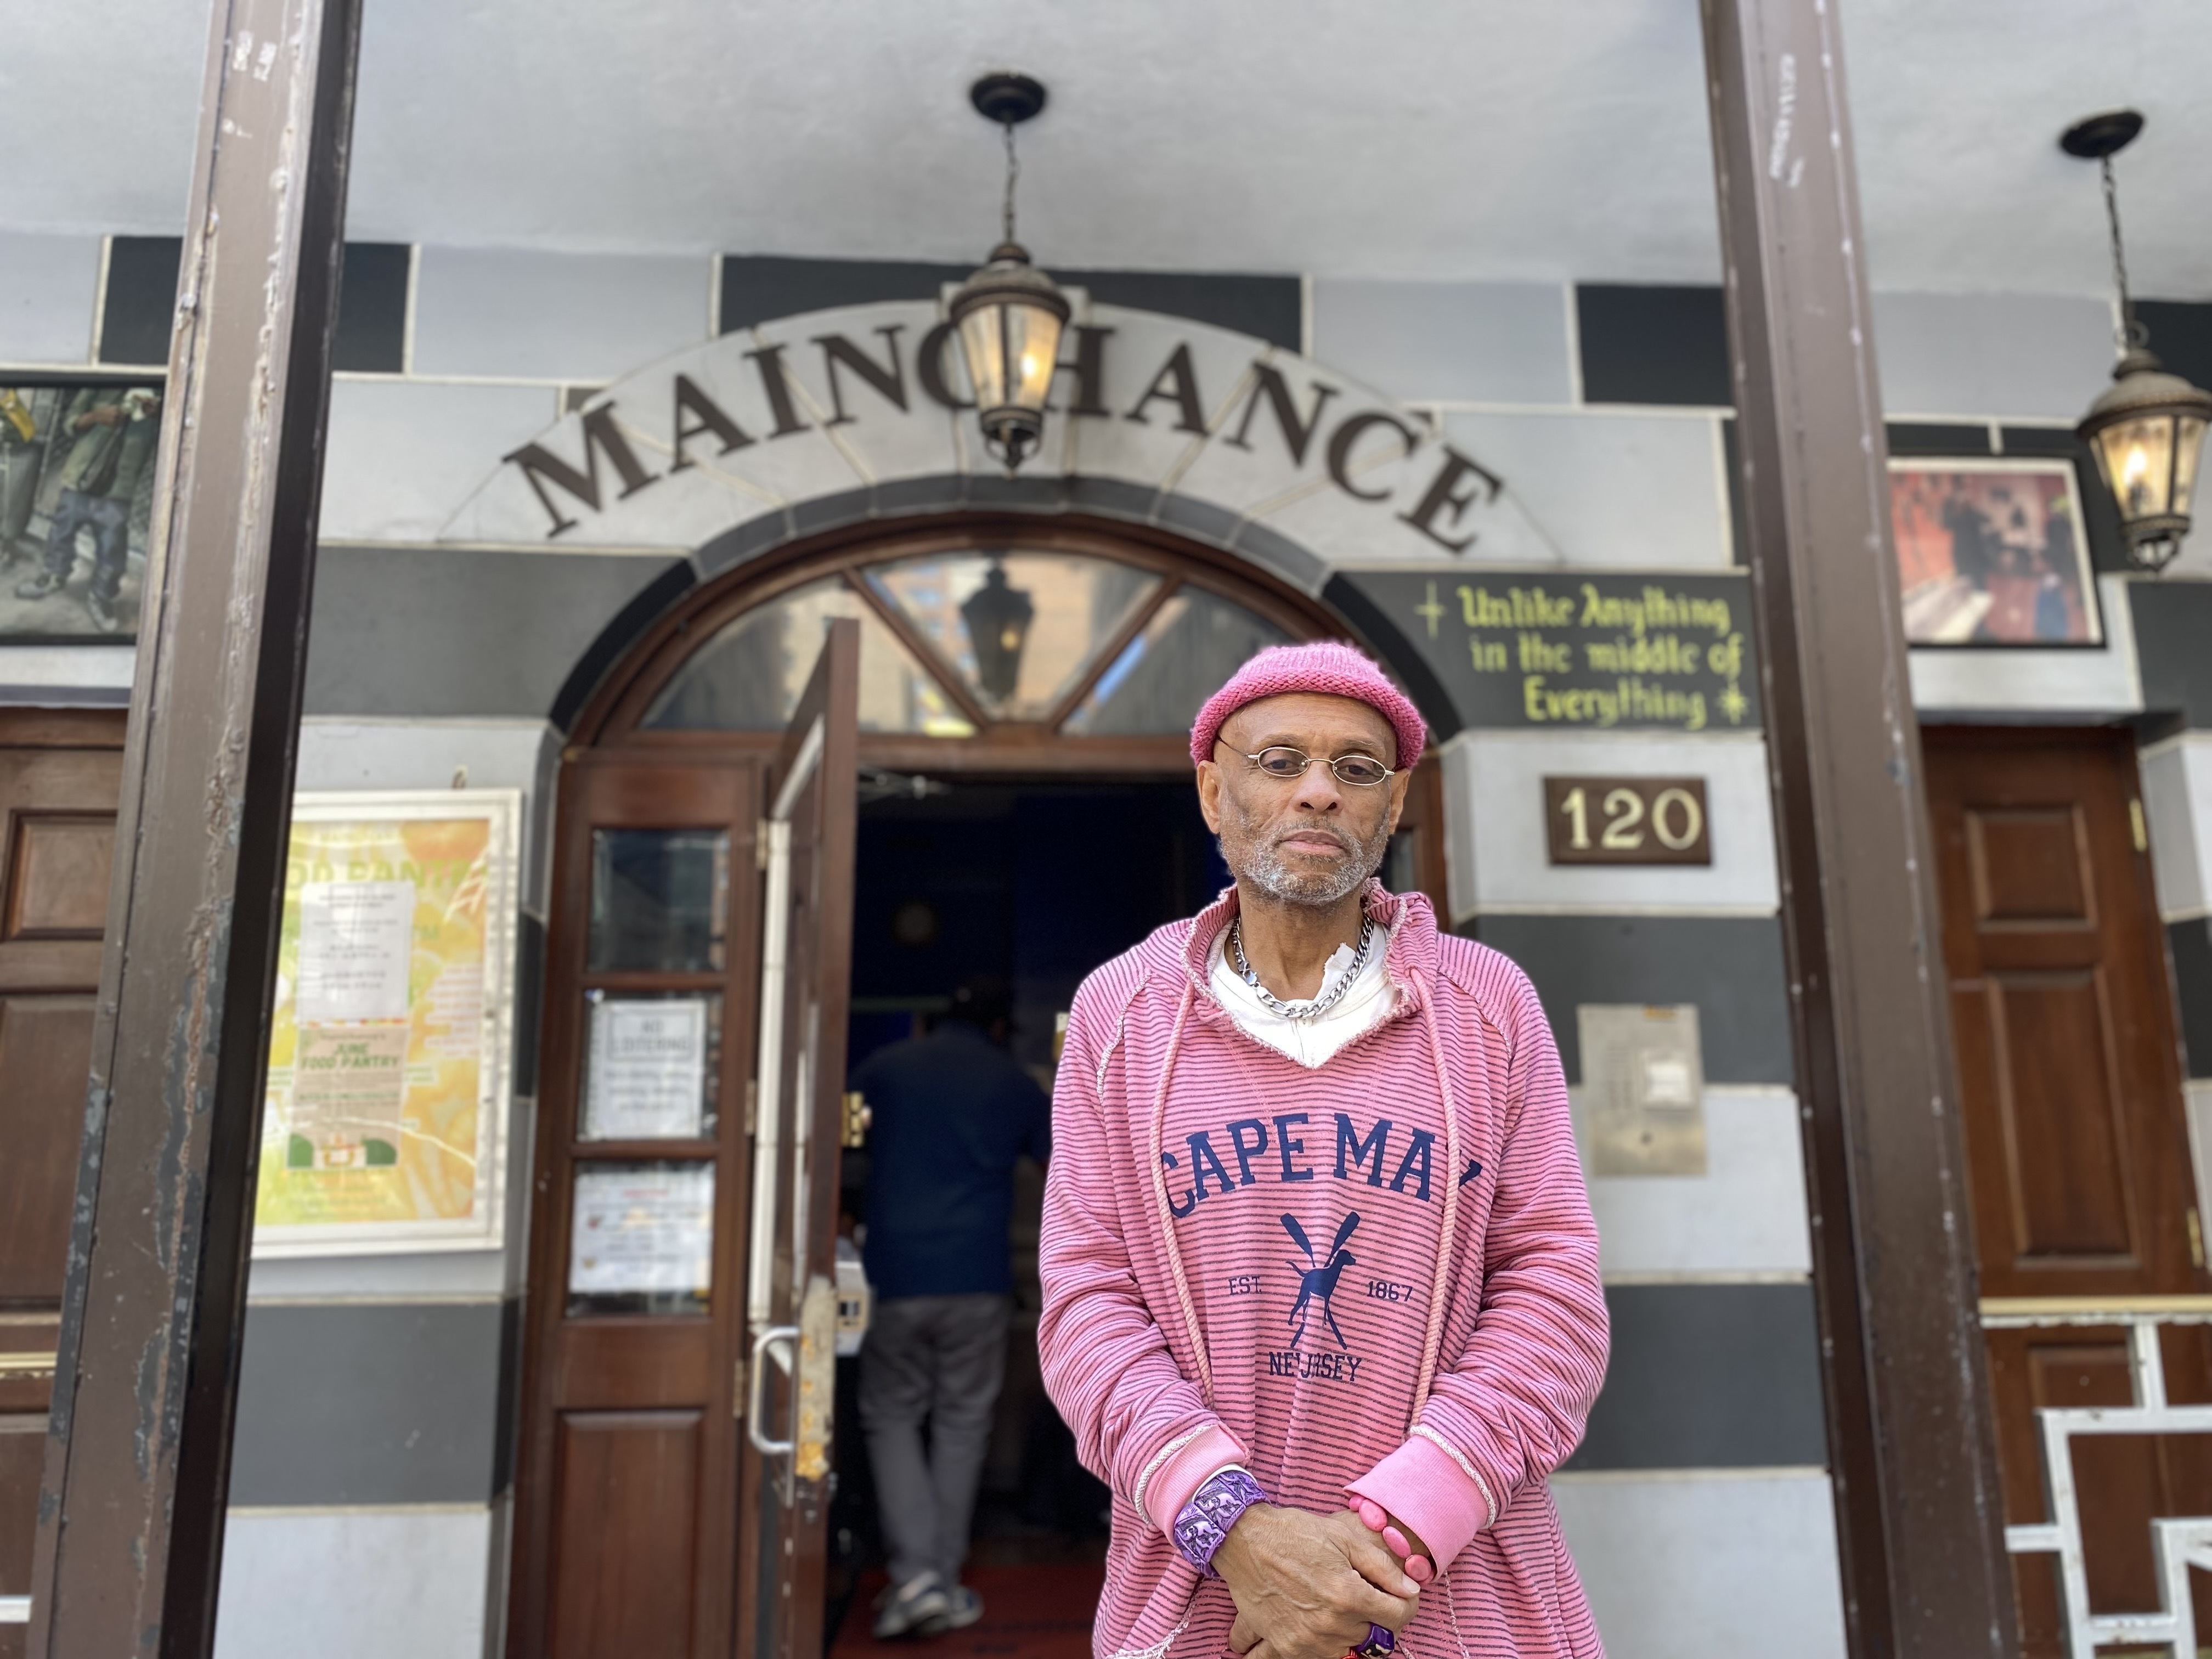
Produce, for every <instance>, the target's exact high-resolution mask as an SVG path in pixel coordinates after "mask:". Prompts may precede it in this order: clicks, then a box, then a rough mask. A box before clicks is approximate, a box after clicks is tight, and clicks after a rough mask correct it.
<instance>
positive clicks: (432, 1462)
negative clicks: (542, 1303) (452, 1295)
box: [230, 1302, 514, 1504]
mask: <svg viewBox="0 0 2212 1659" xmlns="http://www.w3.org/2000/svg"><path fill="white" fill-rule="evenodd" d="M513 1305H514V1304H512V1303H505V1304H502V1303H495V1302H481V1303H477V1302H472V1303H460V1304H451V1303H430V1304H398V1305H386V1304H374V1303H368V1304H363V1303H350V1304H321V1305H307V1306H302V1305H298V1304H266V1303H262V1304H254V1305H253V1306H252V1308H251V1309H249V1310H248V1311H247V1314H246V1352H245V1359H244V1364H243V1369H242V1374H241V1376H240V1382H239V1390H238V1436H237V1443H236V1445H235V1448H234V1450H233V1452H232V1455H231V1465H230V1498H231V1502H233V1503H234V1504H463V1503H477V1504H480V1503H485V1502H488V1501H489V1499H490V1498H492V1497H493V1496H494V1495H495V1493H496V1492H497V1491H498V1490H499V1486H500V1481H501V1470H502V1468H504V1457H503V1455H502V1453H501V1449H500V1440H501V1425H502V1420H503V1418H504V1415H505V1413H504V1410H503V1407H502V1403H501V1402H502V1400H503V1397H504V1396H505V1395H507V1393H508V1392H509V1391H510V1390H509V1387H508V1381H509V1377H510V1376H511V1373H503V1372H502V1369H501V1367H502V1356H503V1355H507V1356H509V1359H508V1363H510V1364H511V1353H512V1350H513V1341H512V1339H511V1337H510V1336H509V1334H508V1333H507V1324H508V1322H509V1321H510V1320H511V1318H512V1313H511V1310H512V1308H513Z"/></svg>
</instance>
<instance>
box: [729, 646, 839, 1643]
mask: <svg viewBox="0 0 2212 1659" xmlns="http://www.w3.org/2000/svg"><path fill="white" fill-rule="evenodd" d="M859 714H860V624H859V623H855V622H852V621H840V622H836V623H832V624H831V625H830V628H829V637H828V640H827V641H826V642H825V643H824V645H823V649H822V656H821V659H820V660H819V661H818V662H817V664H816V665H815V669H814V677H813V678H812V680H811V681H810V682H809V684H808V685H807V688H806V690H805V694H804V695H803V696H801V697H800V698H799V708H798V710H797V712H796V713H795V714H793V716H792V720H791V724H790V726H789V728H788V730H787V732H786V733H785V736H784V741H783V744H782V747H781V750H780V751H779V752H778V754H777V756H776V758H775V764H774V766H773V768H772V769H770V771H769V778H768V789H767V800H768V808H767V811H765V813H764V814H763V822H762V824H761V828H760V836H759V847H760V849H761V851H760V863H761V867H762V883H763V896H762V911H761V952H760V973H759V981H760V1014H759V1022H758V1029H759V1032H760V1036H759V1042H758V1044H757V1048H756V1050H755V1063H754V1077H753V1096H752V1110H751V1113H750V1115H751V1117H752V1119H753V1122H754V1132H753V1180H752V1202H751V1227H750V1241H749V1246H748V1264H747V1282H746V1303H745V1310H746V1333H747V1336H748V1339H749V1341H748V1366H747V1370H748V1380H749V1386H748V1389H747V1401H746V1411H745V1432H746V1441H747V1445H746V1449H745V1470H744V1528H745V1534H746V1536H745V1539H744V1544H743V1545H742V1547H741V1549H740V1553H739V1557H738V1559H739V1561H740V1564H741V1565H740V1575H741V1577H742V1578H743V1579H744V1590H743V1593H742V1594H741V1595H740V1597H739V1600H740V1603H741V1605H744V1606H745V1607H747V1608H748V1609H749V1614H748V1618H747V1622H746V1624H745V1625H744V1626H743V1627H742V1628H741V1630H740V1632H739V1640H738V1648H737V1651H738V1653H739V1654H743V1655H757V1656H760V1659H815V1656H816V1655H817V1654H819V1653H820V1652H821V1651H822V1638H823V1632H822V1612H823V1572H824V1569H825V1567H826V1565H827V1542H826V1539H825V1536H824V1534H825V1526H826V1522H827V1520H828V1516H829V1482H830V1472H829V1445H830V1435H831V1427H832V1425H831V1421H830V1415H831V1412H832V1410H833V1408H834V1404H835V1400H836V1305H837V1302H836V1289H835V1278H836V1256H835V1251H836V1233H837V1158H838V1152H839V1147H840V1145H841V1142H842V1133H841V1131H842V1127H843V1126H842V1121H841V1119H842V1112H843V1109H844V1098H845V1094H844V1091H845V1024H846V1008H847V1003H848V998H849V994H850V987H851V981H852V948H853V873H854V872H853V858H854V844H855V842H856V840H857V838H858V834H859V824H860V815H859V805H860V803H859V793H858V788H857V782H858V780H857V777H856V775H855V770H854V768H855V764H856V750H857V747H858V742H859Z"/></svg>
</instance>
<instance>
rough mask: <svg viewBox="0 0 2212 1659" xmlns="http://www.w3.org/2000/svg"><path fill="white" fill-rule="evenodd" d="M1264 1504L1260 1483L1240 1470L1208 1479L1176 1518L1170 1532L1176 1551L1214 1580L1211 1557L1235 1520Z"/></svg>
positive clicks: (1231, 1469)
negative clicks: (1246, 1511) (1256, 1505)
mask: <svg viewBox="0 0 2212 1659" xmlns="http://www.w3.org/2000/svg"><path fill="white" fill-rule="evenodd" d="M1266 1502H1267V1493H1266V1492H1262V1491H1261V1490H1260V1483H1259V1482H1258V1481H1256V1480H1254V1479H1253V1478H1252V1477H1251V1476H1250V1475H1249V1474H1246V1473H1245V1472H1244V1471H1243V1469H1239V1468H1227V1469H1223V1470H1222V1471H1221V1472H1220V1473H1219V1474H1211V1475H1208V1476H1207V1477H1206V1480H1204V1481H1202V1482H1200V1486H1199V1488H1198V1490H1197V1491H1196V1492H1193V1493H1191V1495H1190V1502H1189V1503H1188V1504H1184V1505H1183V1506H1182V1509H1181V1510H1178V1511H1177V1512H1176V1518H1175V1526H1174V1527H1173V1528H1171V1533H1172V1535H1173V1537H1174V1539H1175V1547H1176V1549H1177V1550H1178V1551H1179V1552H1181V1553H1182V1559H1184V1560H1186V1561H1188V1562H1189V1563H1190V1564H1191V1565H1193V1566H1194V1567H1196V1568H1197V1569H1198V1570H1199V1571H1200V1572H1202V1573H1204V1574H1205V1575H1206V1577H1208V1578H1218V1577H1220V1576H1221V1575H1220V1574H1219V1573H1218V1572H1216V1571H1214V1570H1213V1553H1214V1552H1215V1551H1216V1550H1218V1549H1219V1548H1220V1547H1221V1544H1222V1541H1223V1540H1224V1539H1225V1538H1227V1537H1228V1536H1229V1529H1230V1528H1231V1527H1233V1526H1235V1525H1236V1524H1237V1517H1238V1516H1242V1515H1243V1513H1244V1511H1245V1510H1249V1509H1250V1508H1251V1507H1252V1505H1253V1504H1264V1503H1266Z"/></svg>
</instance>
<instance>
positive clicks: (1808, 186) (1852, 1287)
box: [1703, 0, 2016, 1659]
mask: <svg viewBox="0 0 2212 1659" xmlns="http://www.w3.org/2000/svg"><path fill="white" fill-rule="evenodd" d="M1703 9H1704V15H1705V64H1706V80H1707V89H1708V94H1709V98H1710V102H1711V118H1712V132H1713V161H1714V170H1715V173H1716V175H1717V182H1718V186H1719V197H1720V219H1721V242H1722V253H1723V263H1724V265H1725V268H1726V282H1727V294H1728V315H1729V355H1730V357H1731V360H1732V368H1733V372H1734V384H1735V406H1736V411H1737V420H1738V423H1739V427H1740V434H1739V435H1740V439H1741V441H1740V444H1739V450H1738V453H1739V456H1740V465H1741V484H1742V489H1743V500H1744V510H1745V520H1746V522H1747V526H1748V538H1747V539H1748V542H1749V547H1748V549H1747V553H1748V558H1749V562H1750V565H1751V571H1752V586H1753V595H1754V603H1755V605H1756V606H1757V609H1758V611H1759V621H1760V624H1761V630H1762V635H1763V641H1764V647H1765V648H1764V651H1763V652H1762V662H1763V669H1764V672H1765V682H1766V684H1765V691H1766V707H1767V710H1768V718H1769V721H1770V726H1769V731H1768V738H1769V746H1768V752H1769V755H1770V757H1771V759H1770V766H1771V781H1772V786H1773V795H1774V817H1775V829H1776V836H1777V841H1778V855H1779V858H1780V860H1781V876H1782V906H1783V922H1784V935H1785V940H1786V948H1787V952H1788V960H1789V966H1790V994H1791V1000H1792V1004H1793V1024H1794V1026H1795V1037H1796V1062H1797V1080H1798V1089H1799V1092H1800V1097H1801V1098H1802V1102H1803V1103H1804V1107H1805V1113H1806V1117H1805V1128H1806V1135H1805V1154H1806V1164H1807V1181H1808V1194H1809V1198H1810V1203H1811V1210H1812V1218H1813V1249H1814V1268H1815V1273H1814V1279H1815V1285H1816V1287H1817V1297H1818V1304H1819V1309H1820V1334H1821V1344H1822V1350H1823V1370H1824V1374H1825V1377H1826V1397H1827V1401H1826V1403H1827V1416H1828V1440H1829V1446H1830V1448H1831V1462H1832V1468H1833V1471H1834V1477H1835V1486H1836V1505H1837V1521H1838V1535H1839V1543H1840V1546H1841V1550H1842V1558H1843V1572H1844V1603H1845V1616H1846V1620H1847V1622H1848V1624H1849V1626H1850V1641H1851V1649H1852V1651H1853V1652H1854V1653H1855V1654H1857V1655H1859V1656H1883V1659H1888V1656H1896V1659H1923V1656H1924V1659H1938V1656H1940V1659H1965V1656H1968V1655H1984V1656H2002V1655H2007V1654H2010V1653H2012V1652H2014V1651H2015V1649H2016V1640H2015V1633H2014V1619H2013V1601H2012V1583H2011V1574H2010V1571H2009V1569H2008V1564H2007V1561H2006V1559H2005V1555H2004V1549H2003V1534H2002V1522H2003V1505H2002V1498H2001V1497H2000V1495H1999V1492H1998V1487H1997V1476H1996V1443H1995V1439H1994V1434H1993V1430H1992V1426H1991V1413H1990V1404H1989V1395H1988V1390H1987V1388H1986V1385H1985V1379H1984V1360H1983V1351H1982V1336H1981V1331H1980V1328H1979V1326H1978V1322H1977V1319H1976V1304H1975V1273H1974V1260H1973V1240H1972V1232H1971V1218H1970V1213H1969V1210H1968V1204H1967V1192H1966V1167H1965V1154H1964V1147H1963V1143H1962V1140H1961V1138H1960V1128H1959V1120H1958V1115H1957V1112H1956V1109H1955V1101H1956V1097H1957V1089H1956V1085H1955V1082H1954V1070H1953V1066H1952V1060H1951V1048H1950V1033H1949V1025H1948V1018H1947V1014H1946V1010H1945V1006H1944V1002H1945V997H1946V994H1947V993H1946V989H1945V984H1944V970H1943V955H1942V934H1941V913H1940V911H1939V910H1938V908H1937V907H1936V894H1935V886H1934V867H1933V862H1934V861H1933V858H1932V855H1931V848H1930V842H1929V829H1928V812H1927V803H1926V800H1925V798H1924V796H1923V789H1922V780H1921V772H1920V736H1919V726H1918V723H1917V720H1916V718H1915V716H1914V714H1913V709H1912V692H1911V682H1910V679H1909V678H1908V674H1907V663H1906V655H1905V631H1904V624H1903V622H1902V619H1901V616H1900V612H1899V594H1898V576H1897V565H1896V561H1895V558H1894V556H1893V551H1892V549H1891V546H1890V538H1889V528H1888V515H1889V507H1888V502H1889V495H1888V479H1887V467H1886V460H1887V449H1886V447H1885V445H1884V442H1883V436H1882V420H1881V392H1880V386H1879V382H1878V380H1877V379H1876V377H1875V357H1874V339H1873V326H1874V325H1873V316H1872V312H1871V308H1870V306H1869V296H1868V293H1867V286H1866V260H1865V252H1864V246H1863V242H1862V240H1861V236H1860V229H1859V208H1858V189H1857V180H1856V178H1855V176H1854V164H1853V161H1852V151H1851V139H1850V125H1849V121H1848V118H1847V116H1846V112H1845V100H1844V72H1843V61H1842V46H1841V42H1840V40H1839V38H1838V24H1837V18H1836V12H1835V6H1834V3H1833V0H1704V3H1703Z"/></svg>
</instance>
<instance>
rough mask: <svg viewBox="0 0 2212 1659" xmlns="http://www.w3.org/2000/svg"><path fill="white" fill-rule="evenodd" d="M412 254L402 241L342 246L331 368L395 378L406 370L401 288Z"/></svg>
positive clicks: (404, 299)
mask: <svg viewBox="0 0 2212 1659" xmlns="http://www.w3.org/2000/svg"><path fill="white" fill-rule="evenodd" d="M413 255H414V250H413V249H412V248H410V246H408V245H407V244H406V243H404V242H348V243H347V244H346V246H345V270H344V274H343V277H342V279H341V281H340V282H339V284H338V328H337V337H336V338H334V339H333V340H332V341H331V368H339V369H345V370H348V371H349V372H351V373H355V374H399V373H401V372H402V371H403V370H404V369H405V368H406V367H407V283H408V275H409V270H410V266H411V265H412V264H413V263H414V259H413Z"/></svg>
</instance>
